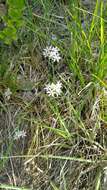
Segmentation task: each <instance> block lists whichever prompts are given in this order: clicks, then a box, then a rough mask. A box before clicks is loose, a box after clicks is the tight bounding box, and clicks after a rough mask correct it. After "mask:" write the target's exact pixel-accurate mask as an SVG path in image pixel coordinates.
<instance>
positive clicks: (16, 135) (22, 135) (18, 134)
mask: <svg viewBox="0 0 107 190" xmlns="http://www.w3.org/2000/svg"><path fill="white" fill-rule="evenodd" d="M21 137H22V138H23V137H26V132H25V131H24V130H22V131H19V130H18V131H16V132H15V135H14V140H18V139H20V138H21Z"/></svg>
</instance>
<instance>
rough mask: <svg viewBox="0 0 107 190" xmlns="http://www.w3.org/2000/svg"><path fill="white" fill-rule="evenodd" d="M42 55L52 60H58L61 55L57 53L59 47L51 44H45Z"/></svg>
mask: <svg viewBox="0 0 107 190" xmlns="http://www.w3.org/2000/svg"><path fill="white" fill-rule="evenodd" d="M43 55H44V57H48V58H49V59H50V60H52V61H53V62H59V61H60V59H61V56H60V54H59V48H57V47H53V46H47V47H46V48H45V49H44V50H43Z"/></svg>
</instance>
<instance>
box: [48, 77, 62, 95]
mask: <svg viewBox="0 0 107 190" xmlns="http://www.w3.org/2000/svg"><path fill="white" fill-rule="evenodd" d="M61 88H62V83H61V82H60V81H58V82H57V83H56V84H54V83H51V84H47V85H46V87H45V88H44V89H45V90H46V93H47V94H48V96H53V97H54V96H59V95H60V94H61V92H62V90H61Z"/></svg>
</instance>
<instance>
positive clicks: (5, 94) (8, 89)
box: [4, 88, 12, 100]
mask: <svg viewBox="0 0 107 190" xmlns="http://www.w3.org/2000/svg"><path fill="white" fill-rule="evenodd" d="M11 94H12V92H11V90H10V88H7V90H6V91H5V93H4V96H5V98H6V99H7V100H9V99H10V96H11Z"/></svg>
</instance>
